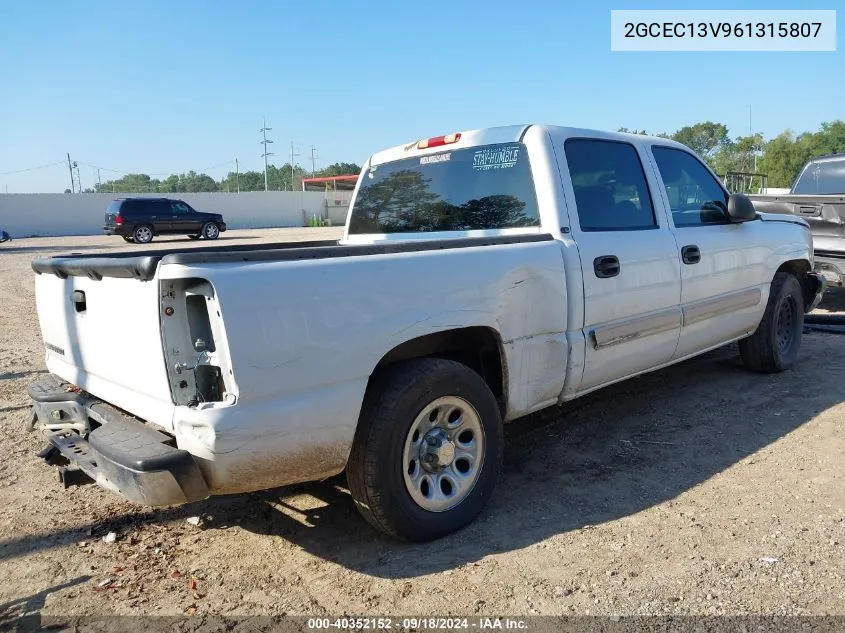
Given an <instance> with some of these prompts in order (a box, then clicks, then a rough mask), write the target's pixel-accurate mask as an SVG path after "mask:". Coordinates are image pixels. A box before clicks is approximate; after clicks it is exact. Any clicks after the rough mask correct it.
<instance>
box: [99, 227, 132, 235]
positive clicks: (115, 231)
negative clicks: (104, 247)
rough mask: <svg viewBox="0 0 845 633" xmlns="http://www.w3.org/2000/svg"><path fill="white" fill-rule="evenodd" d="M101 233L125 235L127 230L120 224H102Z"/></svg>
mask: <svg viewBox="0 0 845 633" xmlns="http://www.w3.org/2000/svg"><path fill="white" fill-rule="evenodd" d="M103 233H105V234H106V235H127V234H128V232H127V230H126V229H124V228H123V227H122V226H104V227H103Z"/></svg>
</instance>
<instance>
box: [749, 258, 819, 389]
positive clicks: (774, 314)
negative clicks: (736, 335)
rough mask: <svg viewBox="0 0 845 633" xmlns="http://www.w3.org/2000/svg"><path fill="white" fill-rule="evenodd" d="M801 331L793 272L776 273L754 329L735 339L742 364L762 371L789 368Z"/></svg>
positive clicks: (800, 297)
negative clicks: (764, 309)
mask: <svg viewBox="0 0 845 633" xmlns="http://www.w3.org/2000/svg"><path fill="white" fill-rule="evenodd" d="M803 331H804V293H803V292H802V291H801V284H800V283H799V282H798V279H797V278H796V277H795V275H791V274H789V273H777V274H776V275H775V278H774V280H773V281H772V286H771V289H770V290H769V301H768V303H767V304H766V312H765V313H764V314H763V320H762V321H760V325H759V326H758V327H757V330H756V331H755V332H754V334H752V335H751V336H749V337H748V338H745V339H742V340H741V341H740V342H739V353H740V356H741V357H742V362H743V363H745V366H746V367H748V368H749V369H752V370H754V371H761V372H766V373H776V372H781V371H784V370H786V369H791V368H792V366H793V365H794V364H795V360H796V359H797V358H798V350H799V349H800V347H801V334H802V333H803Z"/></svg>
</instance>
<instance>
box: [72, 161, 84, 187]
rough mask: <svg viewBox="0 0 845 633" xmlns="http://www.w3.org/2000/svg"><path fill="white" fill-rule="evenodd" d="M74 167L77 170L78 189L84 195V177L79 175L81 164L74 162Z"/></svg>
mask: <svg viewBox="0 0 845 633" xmlns="http://www.w3.org/2000/svg"><path fill="white" fill-rule="evenodd" d="M73 167H74V169H76V188H77V189H79V191H78V193H82V176H80V175H79V163H77V162H76V161H73Z"/></svg>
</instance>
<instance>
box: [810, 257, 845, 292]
mask: <svg viewBox="0 0 845 633" xmlns="http://www.w3.org/2000/svg"><path fill="white" fill-rule="evenodd" d="M814 259H815V262H816V271H817V272H819V273H821V274H822V275H824V276H825V278H826V279H827V280H828V282H829V283H831V284H834V285H837V286H842V285H845V255H843V254H834V253H827V252H822V253H819V252H818V251H817V252H816V254H815V257H814Z"/></svg>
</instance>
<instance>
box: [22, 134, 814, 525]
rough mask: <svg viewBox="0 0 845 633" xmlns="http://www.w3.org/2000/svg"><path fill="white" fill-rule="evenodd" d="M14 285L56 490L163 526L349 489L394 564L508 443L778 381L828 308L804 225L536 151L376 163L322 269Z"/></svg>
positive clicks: (227, 259) (495, 143)
mask: <svg viewBox="0 0 845 633" xmlns="http://www.w3.org/2000/svg"><path fill="white" fill-rule="evenodd" d="M33 269H34V270H35V272H36V302H37V307H38V316H39V321H40V326H41V333H42V336H43V340H44V345H45V349H46V363H47V367H48V369H49V371H50V372H51V374H50V375H49V376H48V377H46V378H43V379H41V380H39V381H36V382H35V383H33V384H32V385H31V386H30V390H29V392H30V396H31V397H32V399H33V400H34V406H33V415H32V420H31V423H32V426H33V428H38V429H41V430H42V431H43V432H44V433H46V434H47V437H48V439H49V442H50V444H49V446H48V448H47V449H45V451H43V453H42V456H44V457H45V458H46V459H47V460H48V461H49V462H51V463H55V464H57V465H61V466H62V470H61V473H62V477H63V478H64V480H65V482H66V483H71V482H74V481H80V480H81V479H92V480H95V481H96V482H97V483H99V484H100V485H102V486H104V487H106V488H109V489H111V490H114V491H116V492H118V493H120V494H122V495H123V496H124V497H126V498H128V499H130V500H132V501H135V502H138V503H143V504H149V505H169V504H179V503H184V502H188V501H195V500H198V499H202V498H205V497H208V496H209V495H214V494H225V493H235V492H243V491H252V490H258V489H265V488H271V487H276V486H282V485H286V484H292V483H297V482H303V481H309V480H319V479H323V478H327V477H330V476H332V475H335V474H338V473H340V472H342V471H344V470H345V471H346V473H347V479H348V482H349V488H350V491H351V493H352V496H353V498H354V500H355V503H356V505H357V506H358V508H359V510H360V511H361V513H362V514H363V515H364V517H366V519H367V520H368V521H369V522H370V523H371V524H372V525H374V526H375V527H376V528H378V529H381V530H383V531H385V532H387V533H389V534H392V535H395V536H398V537H402V538H405V539H410V540H427V539H432V538H437V537H440V536H442V535H445V534H448V533H450V532H452V531H454V530H456V529H458V528H460V527H462V526H464V525H466V524H467V523H469V522H470V521H472V519H473V518H474V517H475V516H476V515H477V514H478V513H479V512H480V511H481V509H482V508H483V507H484V505H485V503H486V502H487V500H488V498H489V497H490V495H491V492H492V490H493V488H494V485H495V483H496V480H497V478H498V475H499V471H500V466H501V463H502V451H503V431H502V424H503V422H507V421H511V420H516V419H517V418H520V417H521V416H524V415H526V414H528V413H531V412H533V411H537V410H539V409H542V408H544V407H549V406H553V405H556V404H558V403H560V402H563V401H567V400H571V399H573V398H577V397H578V396H581V395H583V394H586V393H588V392H591V391H594V390H596V389H599V388H601V387H603V386H605V385H609V384H611V383H614V382H617V381H620V380H624V379H626V378H629V377H631V376H636V375H638V374H641V373H643V372H647V371H651V370H654V369H658V368H661V367H665V366H667V365H670V364H673V363H677V362H680V361H682V360H684V359H686V358H690V357H691V356H695V355H697V354H701V353H702V352H706V351H708V350H711V349H713V348H716V347H719V346H722V345H725V344H726V343H730V342H732V341H737V340H739V341H740V351H741V355H742V359H743V361H744V362H745V364H746V365H747V366H748V367H749V368H751V369H753V370H758V371H765V372H778V371H782V370H785V369H788V368H790V367H791V366H792V365H793V363H794V362H795V360H796V358H797V354H798V349H799V345H800V341H801V335H802V322H803V315H804V313H805V311H809V310H810V309H812V307H814V306H815V305H816V304H817V303H818V301H819V300H820V297H821V293H822V291H823V285H824V284H823V279H822V278H821V277H820V276H819V275H818V274H816V273H814V272H812V271H813V244H812V239H811V236H810V231H809V229H808V226H807V223H806V222H805V221H804V220H802V219H801V218H797V217H793V216H787V215H768V214H760V213H755V212H754V209H753V207H752V205H751V203H750V201H749V200H748V198H747V197H745V196H743V195H740V194H735V195H729V194H728V192H727V191H726V190H725V189H724V188H723V186H722V185H721V183H720V182H719V180H718V178H717V177H716V176H715V175H714V174H713V173H712V172H711V171H710V170H709V169H708V168H707V167H706V166H705V165H704V163H702V162H701V161H700V160H699V159H698V158H697V157H696V156H695V155H694V154H693V153H692V152H691V151H690V150H689V149H688V148H686V147H684V146H682V145H680V144H678V143H675V142H672V141H670V140H667V139H663V138H652V137H646V136H635V135H627V134H614V133H604V132H597V131H591V130H581V129H572V128H565V127H553V126H542V125H520V126H510V127H501V128H492V129H485V130H475V131H468V132H461V133H460V134H450V135H447V136H440V137H434V138H430V139H426V140H422V141H419V142H413V143H410V144H407V145H402V146H399V147H394V148H392V149H388V150H385V151H383V152H379V153H377V154H375V155H373V156H372V157H371V158H370V159H369V160H368V161H367V162H366V164H365V165H364V167H363V170H362V174H361V178H360V179H359V182H358V185H357V187H356V190H355V192H354V195H353V201H352V205H351V211H350V214H349V217H348V220H347V225H346V229H345V233H344V236H343V239H342V240H340V242H339V243H336V242H322V243H294V244H277V245H266V244H265V245H260V246H258V247H245V246H234V247H227V246H223V247H218V246H214V247H209V248H199V249H194V250H185V249H183V250H178V249H173V250H162V251H151V252H145V253H143V254H138V252H137V251H134V252H131V253H120V254H102V255H68V256H58V257H50V258H47V259H40V260H36V261H34V262H33Z"/></svg>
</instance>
